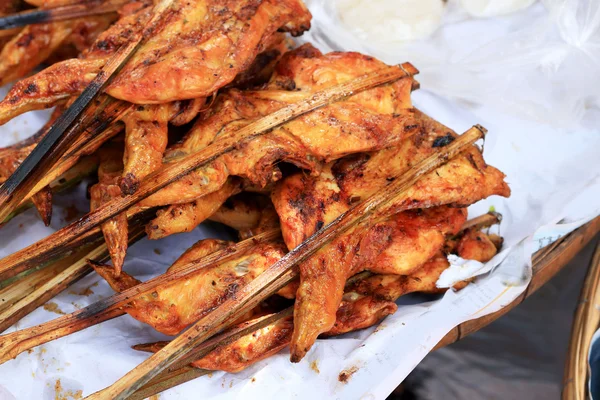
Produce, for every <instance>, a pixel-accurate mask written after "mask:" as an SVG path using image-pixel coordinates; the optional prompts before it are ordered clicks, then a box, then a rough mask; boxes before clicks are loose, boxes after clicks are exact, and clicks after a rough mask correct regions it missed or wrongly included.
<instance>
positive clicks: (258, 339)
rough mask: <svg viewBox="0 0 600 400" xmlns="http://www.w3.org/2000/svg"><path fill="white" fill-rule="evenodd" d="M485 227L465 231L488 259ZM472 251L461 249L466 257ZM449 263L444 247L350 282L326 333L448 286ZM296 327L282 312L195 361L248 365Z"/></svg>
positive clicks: (223, 366) (348, 328)
mask: <svg viewBox="0 0 600 400" xmlns="http://www.w3.org/2000/svg"><path fill="white" fill-rule="evenodd" d="M479 233H480V235H473V234H465V235H464V236H462V237H461V241H462V242H463V243H465V244H467V243H469V244H468V247H469V248H471V249H474V248H476V247H480V248H481V250H480V251H474V252H473V253H476V254H479V255H480V256H482V255H485V256H483V257H482V258H479V259H477V260H478V261H481V262H486V261H489V259H491V257H493V256H494V255H495V253H494V254H491V252H488V250H489V248H488V244H487V243H486V240H485V239H483V240H478V239H477V237H481V238H483V237H486V238H487V237H488V235H485V234H483V233H481V232H479ZM488 240H489V238H488ZM466 255H467V254H460V256H461V257H465V256H466ZM448 266H449V264H448V261H447V259H446V256H445V255H444V254H442V253H438V254H436V255H435V256H434V257H433V258H431V259H430V260H429V261H427V263H425V264H424V265H423V266H422V267H421V268H419V269H418V270H417V271H415V272H413V273H411V274H410V275H405V276H401V275H371V276H367V277H364V278H360V279H356V280H353V281H352V282H349V283H348V284H347V285H346V288H345V292H344V296H343V299H342V302H341V304H340V306H339V308H338V309H337V312H336V321H335V324H334V325H333V327H332V328H331V329H330V330H329V331H328V332H325V333H324V334H322V335H321V337H330V336H336V335H341V334H344V333H348V332H352V331H355V330H358V329H364V328H368V327H370V326H373V325H375V324H376V323H378V322H379V321H381V320H382V319H383V318H384V317H386V316H387V315H390V314H393V313H394V312H395V311H396V309H397V308H398V306H397V305H396V303H394V301H395V300H397V299H398V298H399V297H400V296H403V295H405V294H408V293H413V292H422V293H441V292H444V291H445V290H446V289H439V288H437V287H436V285H435V283H436V282H437V280H438V278H439V277H440V275H441V273H442V272H443V271H444V270H445V269H446V268H448ZM467 283H468V282H461V283H459V284H457V285H456V286H455V289H461V288H462V287H464V286H465V285H466V284H467ZM242 325H244V324H242ZM292 331H293V321H292V318H290V317H288V318H282V319H280V320H278V321H276V322H274V323H273V324H271V325H268V326H266V327H265V328H262V329H259V330H257V331H256V332H253V333H251V334H248V335H246V336H243V337H241V338H240V339H238V340H236V341H234V342H232V343H230V344H228V345H225V346H221V347H219V348H217V349H215V350H214V351H212V352H211V353H209V354H207V355H206V356H205V357H203V358H202V359H200V360H197V361H195V362H193V363H192V365H193V366H195V367H197V368H202V369H209V370H220V371H226V372H231V373H236V372H239V371H242V370H243V369H245V368H248V367H249V366H251V365H252V364H254V363H256V362H258V361H260V360H263V359H265V358H267V357H269V356H271V355H273V354H275V353H277V352H279V351H280V350H281V349H283V348H284V347H286V346H287V345H288V344H289V343H290V341H291V338H292ZM166 344H167V342H158V343H150V344H143V345H138V346H134V349H136V350H141V351H149V352H156V351H158V350H160V349H161V348H163V347H164V346H165V345H166Z"/></svg>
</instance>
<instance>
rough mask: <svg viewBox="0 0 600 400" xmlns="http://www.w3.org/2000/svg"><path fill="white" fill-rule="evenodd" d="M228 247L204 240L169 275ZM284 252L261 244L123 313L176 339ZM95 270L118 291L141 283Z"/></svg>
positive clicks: (147, 297)
mask: <svg viewBox="0 0 600 400" xmlns="http://www.w3.org/2000/svg"><path fill="white" fill-rule="evenodd" d="M228 245H229V243H227V242H223V241H218V240H212V239H208V240H202V241H200V242H198V243H197V244H195V245H194V246H193V247H192V248H191V249H189V250H188V251H187V252H186V253H184V255H182V256H181V257H180V258H179V259H178V260H177V261H176V262H175V264H173V265H172V266H171V267H170V268H169V270H168V271H174V270H177V269H178V268H181V267H182V266H183V265H185V264H187V263H188V262H190V261H192V260H198V259H200V258H202V257H203V256H205V255H207V254H210V253H212V252H214V251H217V250H219V249H223V248H225V247H227V246H228ZM284 251H285V246H284V245H283V244H281V243H265V244H259V245H258V246H257V247H256V248H254V249H253V251H250V252H248V253H247V254H244V255H241V256H238V257H235V258H233V259H229V260H226V261H224V262H222V263H221V264H219V265H217V266H214V267H212V268H206V269H203V270H201V271H198V273H196V274H194V275H193V276H191V277H189V278H187V279H186V280H185V281H180V282H175V283H173V284H171V285H169V286H167V287H161V288H157V289H156V291H154V292H153V293H151V294H148V295H144V296H140V297H137V298H134V299H133V300H132V301H131V303H129V305H128V306H126V307H125V309H124V310H125V311H126V312H127V313H128V314H129V315H131V316H132V317H134V318H135V319H137V320H139V321H142V322H145V323H147V324H149V325H151V326H152V327H153V328H154V329H156V330H157V331H159V332H162V333H164V334H166V335H176V334H178V333H179V332H181V330H183V329H184V328H186V327H187V326H189V325H190V324H192V323H194V322H196V321H197V320H198V319H200V318H202V317H203V316H204V315H206V314H207V313H208V312H210V311H211V310H212V309H214V308H215V307H216V306H218V305H219V304H221V303H222V302H223V301H225V300H226V299H228V298H229V297H231V296H235V293H236V291H237V289H238V288H239V287H241V286H244V285H246V284H247V283H248V282H250V281H251V280H253V279H254V278H256V277H257V276H258V275H259V274H261V273H262V272H263V271H264V270H265V269H266V268H267V267H269V266H270V265H271V264H273V263H274V262H276V261H277V260H279V259H280V258H281V257H283V255H284V254H285V253H284ZM93 267H94V268H95V270H96V272H98V274H100V275H101V276H102V277H103V278H104V279H106V280H107V281H108V283H109V284H110V285H111V287H112V288H113V289H114V290H116V291H122V290H124V289H127V288H129V287H132V286H134V285H137V284H138V283H139V281H138V280H136V279H135V278H132V277H131V276H129V275H128V274H126V273H124V272H123V273H122V274H121V276H120V277H115V276H113V274H112V273H111V268H110V267H106V266H102V265H95V264H94V265H93Z"/></svg>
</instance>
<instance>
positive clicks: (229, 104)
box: [139, 45, 416, 207]
mask: <svg viewBox="0 0 600 400" xmlns="http://www.w3.org/2000/svg"><path fill="white" fill-rule="evenodd" d="M383 66H384V64H383V63H381V62H380V61H377V60H375V59H373V58H371V57H366V56H363V55H360V54H357V53H330V54H327V55H322V54H321V53H320V52H318V50H316V49H314V48H313V47H311V46H309V45H305V46H302V47H300V48H299V49H297V50H294V51H292V52H290V53H287V54H285V55H284V56H283V58H282V59H281V61H280V62H279V63H278V64H277V67H276V70H275V73H274V75H273V77H272V78H271V81H270V82H269V84H267V86H266V87H265V88H264V89H262V90H256V91H239V90H235V89H232V90H228V91H226V92H225V93H223V94H221V95H219V96H218V97H217V100H216V101H215V104H214V105H213V107H211V108H210V109H209V110H208V111H207V112H206V113H205V114H203V115H202V116H201V117H200V118H199V120H198V121H197V122H196V124H195V125H194V127H193V128H192V130H191V131H190V132H189V134H188V135H187V136H186V137H185V139H184V140H183V141H182V143H180V144H178V145H176V146H174V147H172V148H171V149H169V150H168V151H167V154H166V160H167V161H172V160H176V159H177V158H179V157H182V156H184V155H187V154H191V153H193V152H195V151H198V150H201V149H202V148H204V147H206V146H207V145H208V144H210V143H211V142H212V141H213V140H214V139H215V138H216V137H226V136H228V135H231V134H233V132H235V131H236V130H237V129H239V128H240V127H242V126H244V125H247V124H248V123H250V122H252V121H253V120H255V119H257V118H260V117H262V116H265V115H267V114H269V113H272V112H274V111H276V110H278V109H280V108H281V107H283V106H285V105H287V104H289V103H292V102H295V101H297V100H300V99H303V98H306V97H307V96H308V95H310V94H311V93H313V92H315V91H318V90H320V89H323V88H326V87H329V86H331V85H335V84H337V83H341V82H345V81H347V80H349V79H352V78H354V77H357V76H360V75H363V74H364V73H366V72H370V71H374V70H377V69H380V68H382V67H383ZM296 81H297V82H298V84H296V83H295V82H296ZM283 82H286V83H285V85H284V83H283ZM282 87H283V88H284V89H282ZM412 88H413V80H412V78H406V79H401V80H399V81H397V82H394V83H392V84H390V85H384V86H380V87H377V88H374V89H371V90H368V91H365V92H362V93H360V94H357V95H355V96H353V97H351V98H349V99H347V100H345V101H340V102H337V103H335V104H331V105H328V106H325V107H323V108H321V109H319V110H316V111H314V112H312V113H309V114H306V115H303V116H301V117H299V118H297V119H294V120H293V121H290V122H288V123H286V124H283V125H282V126H280V127H278V128H275V129H273V131H271V132H270V133H269V134H268V135H263V136H261V137H258V138H254V139H253V140H250V141H247V142H243V143H241V144H240V146H239V148H238V149H236V150H235V151H233V152H231V153H228V154H225V155H224V156H222V157H220V158H219V159H217V160H215V161H214V162H213V163H212V164H210V165H208V166H205V167H202V168H201V169H199V170H196V171H193V172H192V173H190V174H188V175H187V176H185V177H183V178H182V179H180V180H178V181H177V182H174V183H173V184H171V185H169V186H167V187H166V188H164V189H162V190H160V191H159V192H157V193H155V194H154V195H152V196H150V197H148V198H147V199H145V200H142V201H141V202H140V203H139V205H140V207H155V206H163V205H168V204H181V203H184V202H190V201H193V200H195V199H197V198H201V197H202V196H205V195H206V194H208V193H210V192H212V191H215V190H218V189H219V188H220V187H221V186H222V185H223V183H224V182H225V181H226V179H227V177H228V176H229V175H236V176H240V177H242V178H244V179H246V180H247V181H249V182H250V183H251V184H255V185H257V186H259V187H261V186H262V187H264V186H265V185H266V184H268V183H270V182H272V181H273V180H274V179H278V178H279V177H280V176H281V173H280V172H279V170H278V168H277V163H278V162H280V161H285V162H290V163H293V164H296V165H297V166H299V167H301V168H304V169H307V170H309V171H312V172H313V173H315V174H316V173H318V171H319V170H320V166H321V165H322V164H323V163H324V162H327V161H330V160H334V159H337V158H340V157H343V156H345V155H347V154H352V153H355V152H359V151H373V150H377V149H381V148H384V147H387V146H389V145H390V144H393V143H396V142H397V141H399V140H400V139H401V138H403V137H406V136H407V135H410V134H411V133H412V132H411V129H412V128H414V127H415V126H416V125H415V124H414V120H413V118H412V113H411V112H410V109H409V107H410V92H411V90H412Z"/></svg>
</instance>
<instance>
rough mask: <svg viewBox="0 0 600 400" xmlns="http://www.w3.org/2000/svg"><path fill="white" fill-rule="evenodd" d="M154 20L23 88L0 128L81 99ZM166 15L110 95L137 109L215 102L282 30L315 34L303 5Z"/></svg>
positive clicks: (195, 9)
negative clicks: (132, 38)
mask: <svg viewBox="0 0 600 400" xmlns="http://www.w3.org/2000/svg"><path fill="white" fill-rule="evenodd" d="M151 14H152V7H145V8H142V9H141V10H138V11H137V12H135V13H132V14H130V15H127V16H125V17H123V18H121V19H120V20H119V21H117V22H116V23H115V24H114V25H112V26H111V27H110V28H109V29H107V30H106V31H105V32H103V33H102V34H100V36H99V37H98V39H97V40H96V42H95V43H94V45H93V46H92V47H91V48H90V49H88V50H87V51H85V52H84V53H83V55H82V58H80V59H73V60H67V61H63V62H61V63H57V64H54V65H52V66H51V67H49V68H47V69H45V70H44V71H42V72H40V73H38V74H36V75H34V76H32V77H30V78H26V79H23V80H21V81H19V82H18V83H17V84H16V85H15V86H14V87H13V88H12V90H11V91H10V92H9V94H8V95H7V96H6V98H5V99H4V100H3V101H2V102H0V123H5V122H6V121H8V120H9V119H11V118H13V117H15V116H16V115H18V114H21V113H24V112H26V111H29V110H33V109H39V108H43V107H48V106H51V105H53V104H54V103H55V102H56V101H58V100H60V99H65V98H67V97H70V96H72V95H74V94H77V93H79V92H80V91H81V90H82V89H83V88H84V87H85V86H86V85H87V84H88V83H89V82H90V81H91V80H92V79H93V78H94V77H95V75H96V74H97V73H98V71H99V70H100V68H101V67H102V66H103V65H104V63H105V62H106V61H107V59H108V58H109V57H110V55H111V54H112V53H114V51H115V50H116V49H117V48H118V47H120V46H121V45H122V44H124V43H126V42H127V41H128V40H129V37H130V36H131V35H132V34H133V33H134V32H138V31H140V30H141V29H143V28H144V26H145V24H146V23H147V22H148V21H149V19H150V15H151ZM167 15H168V16H167V17H166V18H164V22H163V23H162V24H160V26H158V27H157V29H156V30H155V31H154V32H152V35H150V37H149V38H148V40H147V41H146V42H145V43H144V44H143V45H142V46H141V48H140V49H139V50H138V51H137V52H136V53H135V55H134V56H133V57H132V59H131V60H130V61H129V62H128V64H127V65H126V66H125V68H124V69H123V71H121V73H120V74H119V75H118V76H117V77H116V79H114V80H113V82H112V83H111V84H110V86H109V87H108V88H107V89H106V92H107V93H108V94H109V95H111V96H113V97H115V98H118V99H121V100H126V101H128V102H132V103H136V104H157V103H168V102H173V101H177V100H186V99H195V98H199V97H208V96H211V95H212V94H213V93H214V92H216V91H217V90H218V89H219V88H221V87H223V86H225V85H227V84H228V83H230V82H232V81H233V80H234V78H235V77H236V75H238V74H239V73H240V72H242V71H244V70H246V69H247V68H248V67H249V66H250V65H251V64H252V61H253V60H254V58H255V57H256V55H257V54H259V53H261V52H262V51H263V50H264V49H265V46H266V44H267V43H269V42H270V40H271V38H272V36H273V35H275V34H276V32H277V31H278V30H284V31H288V32H290V33H292V34H294V35H299V34H301V33H302V32H304V31H305V30H307V29H308V28H309V26H310V13H309V12H308V10H307V9H306V8H305V6H304V5H303V4H302V2H301V1H300V0H284V1H275V0H268V1H258V0H244V1H233V0H228V1H216V0H190V1H186V2H179V1H176V2H174V3H173V5H172V7H171V8H170V9H169V11H168V12H167ZM33 88H35V89H33Z"/></svg>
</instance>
